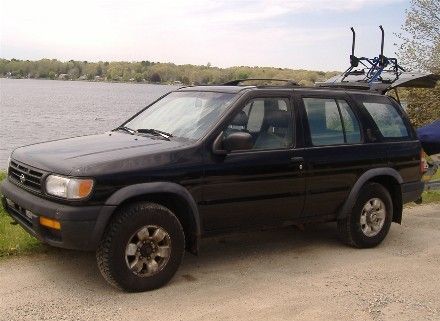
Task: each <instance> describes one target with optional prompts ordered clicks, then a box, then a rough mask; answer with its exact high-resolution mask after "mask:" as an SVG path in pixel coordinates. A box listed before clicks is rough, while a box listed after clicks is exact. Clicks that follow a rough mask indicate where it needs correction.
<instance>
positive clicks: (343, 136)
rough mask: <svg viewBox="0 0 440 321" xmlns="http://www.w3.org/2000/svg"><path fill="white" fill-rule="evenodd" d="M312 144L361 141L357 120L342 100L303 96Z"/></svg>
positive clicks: (321, 144)
mask: <svg viewBox="0 0 440 321" xmlns="http://www.w3.org/2000/svg"><path fill="white" fill-rule="evenodd" d="M303 101H304V106H305V109H306V112H307V119H308V122H309V128H310V135H311V138H312V144H313V145H314V146H323V145H338V144H344V143H348V144H354V143H359V142H360V141H361V134H360V128H359V124H358V121H357V119H356V116H355V115H354V113H353V111H352V110H351V108H350V106H349V105H348V104H347V102H345V101H344V100H337V101H336V100H335V99H326V98H303Z"/></svg>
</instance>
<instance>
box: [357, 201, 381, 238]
mask: <svg viewBox="0 0 440 321" xmlns="http://www.w3.org/2000/svg"><path fill="white" fill-rule="evenodd" d="M385 217H386V207H385V204H384V202H383V201H382V200H381V199H379V198H371V199H370V200H368V202H366V203H365V205H364V207H363V208H362V213H361V217H360V226H361V229H362V232H363V233H364V234H365V235H366V236H368V237H373V236H376V235H377V234H379V232H380V231H381V230H382V227H383V225H384V223H385Z"/></svg>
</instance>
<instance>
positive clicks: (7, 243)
mask: <svg viewBox="0 0 440 321" xmlns="http://www.w3.org/2000/svg"><path fill="white" fill-rule="evenodd" d="M5 177H6V174H5V173H4V172H0V181H2V180H3V179H5ZM11 222H13V220H12V219H11V218H10V217H9V215H8V214H6V212H5V210H4V209H3V206H0V258H2V257H6V256H11V255H17V254H24V253H34V252H36V251H41V250H43V249H44V248H45V246H44V245H42V244H41V243H40V242H39V241H38V240H37V239H36V238H34V237H33V236H31V235H30V234H29V233H27V232H26V231H25V230H24V229H23V228H22V227H21V226H19V225H11Z"/></svg>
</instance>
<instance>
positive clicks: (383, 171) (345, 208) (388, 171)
mask: <svg viewBox="0 0 440 321" xmlns="http://www.w3.org/2000/svg"><path fill="white" fill-rule="evenodd" d="M377 176H391V177H393V178H394V179H396V181H397V182H398V183H399V184H402V183H403V179H402V176H400V174H399V172H397V171H396V170H395V169H393V168H390V167H380V168H373V169H370V170H367V171H366V172H365V173H363V174H362V175H361V176H360V177H359V178H358V180H357V181H356V183H355V184H354V185H353V187H352V189H351V191H350V194H349V195H348V197H347V199H346V200H345V203H344V204H343V205H342V207H341V209H340V210H339V212H338V214H337V216H336V218H337V219H342V218H345V217H347V216H348V215H349V214H350V212H351V210H352V208H353V206H354V204H355V202H356V199H357V196H358V194H359V191H360V189H361V188H362V186H364V184H365V183H366V182H367V181H369V180H370V179H372V178H374V177H377Z"/></svg>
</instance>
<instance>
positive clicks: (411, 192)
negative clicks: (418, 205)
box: [401, 181, 425, 204]
mask: <svg viewBox="0 0 440 321" xmlns="http://www.w3.org/2000/svg"><path fill="white" fill-rule="evenodd" d="M424 187H425V184H424V183H423V182H422V181H417V182H411V183H402V184H401V188H402V201H403V204H405V203H409V202H414V201H416V200H418V199H420V197H421V196H422V193H423V189H424Z"/></svg>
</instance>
